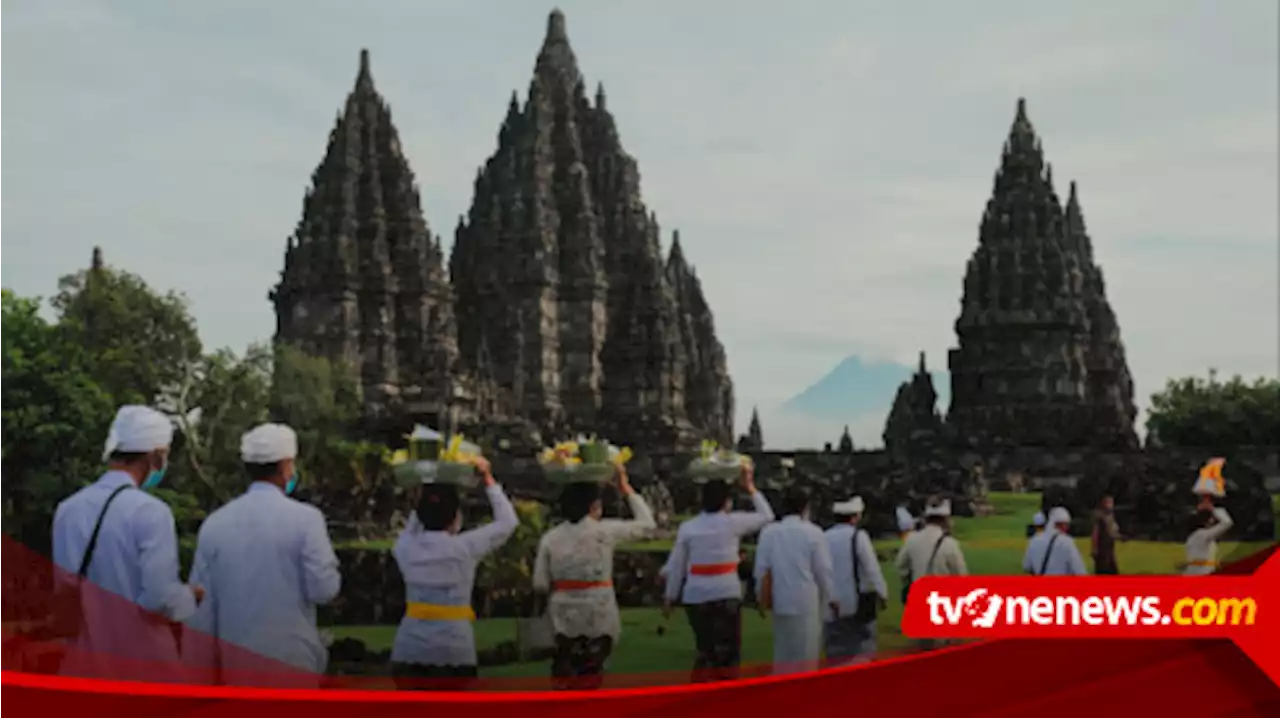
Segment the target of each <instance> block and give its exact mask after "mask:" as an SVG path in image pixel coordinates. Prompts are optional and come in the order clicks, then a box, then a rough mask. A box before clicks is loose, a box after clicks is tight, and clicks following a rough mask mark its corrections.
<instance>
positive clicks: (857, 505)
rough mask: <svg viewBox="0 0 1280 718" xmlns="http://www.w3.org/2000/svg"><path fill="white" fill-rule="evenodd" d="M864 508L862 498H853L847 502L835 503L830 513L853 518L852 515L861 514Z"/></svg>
mask: <svg viewBox="0 0 1280 718" xmlns="http://www.w3.org/2000/svg"><path fill="white" fill-rule="evenodd" d="M865 508H866V504H864V503H863V502H862V497H861V496H854V497H853V498H851V499H849V500H848V501H840V502H838V503H836V504H835V505H833V506H832V507H831V511H832V512H833V513H836V514H839V515H841V516H853V515H854V514H860V513H862V510H863V509H865Z"/></svg>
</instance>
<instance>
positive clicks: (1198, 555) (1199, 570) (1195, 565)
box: [1183, 506, 1235, 576]
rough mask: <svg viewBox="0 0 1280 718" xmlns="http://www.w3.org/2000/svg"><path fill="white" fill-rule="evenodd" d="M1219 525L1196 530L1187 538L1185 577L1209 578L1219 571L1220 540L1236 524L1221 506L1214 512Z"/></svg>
mask: <svg viewBox="0 0 1280 718" xmlns="http://www.w3.org/2000/svg"><path fill="white" fill-rule="evenodd" d="M1213 515H1214V516H1215V517H1217V519H1218V523H1216V524H1214V525H1213V526H1210V527H1209V528H1203V529H1196V530H1195V531H1192V532H1191V535H1190V536H1189V537H1187V567H1186V569H1185V570H1184V571H1183V575H1184V576H1208V575H1209V574H1211V573H1213V572H1214V571H1217V570H1218V539H1220V538H1222V537H1223V536H1224V535H1225V534H1226V533H1227V532H1228V531H1230V530H1231V527H1232V526H1233V525H1235V524H1234V522H1232V520H1231V514H1229V513H1227V510H1226V509H1224V508H1222V507H1221V506H1219V507H1217V508H1215V509H1214V510H1213Z"/></svg>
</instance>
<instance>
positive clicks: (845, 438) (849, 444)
mask: <svg viewBox="0 0 1280 718" xmlns="http://www.w3.org/2000/svg"><path fill="white" fill-rule="evenodd" d="M839 450H840V453H842V454H852V453H853V436H851V435H850V434H849V425H848V424H845V425H844V433H842V434H840V445H839Z"/></svg>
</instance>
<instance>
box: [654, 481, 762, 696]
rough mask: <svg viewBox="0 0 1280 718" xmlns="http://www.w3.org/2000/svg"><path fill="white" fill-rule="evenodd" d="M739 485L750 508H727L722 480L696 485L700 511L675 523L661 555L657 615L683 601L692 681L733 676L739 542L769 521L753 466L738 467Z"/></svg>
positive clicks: (729, 498)
mask: <svg viewBox="0 0 1280 718" xmlns="http://www.w3.org/2000/svg"><path fill="white" fill-rule="evenodd" d="M742 488H743V489H744V490H746V492H747V494H748V495H749V496H750V497H751V503H752V504H753V505H754V507H755V511H731V510H730V509H732V508H733V493H732V491H731V489H730V487H729V483H728V482H726V481H711V482H708V483H706V484H703V486H702V513H700V514H698V515H697V516H695V517H693V518H691V519H689V520H688V521H685V522H684V523H682V524H680V529H679V530H678V531H677V533H676V540H675V543H674V544H673V545H672V547H671V555H670V556H669V557H668V559H667V566H666V569H665V571H666V576H667V585H666V593H665V597H664V600H663V605H662V613H663V617H664V618H666V617H669V616H670V615H671V606H672V604H674V603H675V602H676V601H680V602H681V603H683V604H684V607H685V612H686V613H687V614H688V616H689V625H690V627H692V628H693V635H694V639H695V641H696V642H697V647H698V653H697V657H696V658H695V659H694V662H693V677H692V680H693V682H695V683H696V682H702V681H706V680H723V679H727V678H736V677H737V674H738V665H739V663H740V661H741V653H742V583H741V581H740V580H739V566H740V565H741V563H742V559H743V558H744V554H743V552H742V550H741V545H740V542H741V540H742V538H743V537H745V536H749V535H751V534H753V533H756V532H757V531H759V530H760V529H762V528H764V527H765V525H766V524H768V523H770V522H772V521H773V519H774V516H773V509H772V508H770V506H769V502H768V501H767V500H766V499H765V497H764V494H763V493H761V492H759V491H757V490H756V485H755V479H754V471H753V470H752V468H751V467H750V466H744V467H743V468H742Z"/></svg>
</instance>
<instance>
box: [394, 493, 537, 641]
mask: <svg viewBox="0 0 1280 718" xmlns="http://www.w3.org/2000/svg"><path fill="white" fill-rule="evenodd" d="M485 493H486V494H488V496H489V504H490V505H491V506H492V507H493V521H492V522H491V523H488V524H485V525H483V526H479V527H477V528H474V529H471V530H470V531H463V532H461V533H458V534H451V533H449V532H448V531H427V530H425V529H424V528H422V524H421V523H419V522H418V520H417V516H416V515H414V516H413V517H411V518H410V519H409V524H408V525H407V526H405V528H404V530H403V531H402V532H401V533H400V538H398V539H397V540H396V545H395V548H394V549H393V550H392V555H393V556H394V557H395V559H396V565H397V566H399V567H400V575H401V576H403V577H404V590H405V601H406V602H409V603H426V604H431V605H436V606H470V605H471V592H472V589H473V587H474V586H475V580H476V566H477V565H478V564H479V563H480V561H482V560H483V559H484V557H485V556H487V555H488V554H490V553H492V552H494V551H496V550H497V549H498V548H499V547H500V546H502V544H503V543H505V542H506V541H507V539H509V538H511V534H512V533H513V532H514V531H515V530H516V527H517V526H518V525H519V523H520V521H519V519H518V517H517V516H516V510H515V507H514V506H512V505H511V500H510V499H508V498H507V495H506V494H505V493H503V491H502V487H501V486H499V485H497V484H494V485H492V486H489V487H487V488H486V489H485ZM391 660H393V661H396V662H398V663H416V664H419V665H424V666H474V665H476V642H475V636H474V634H473V633H472V627H471V622H470V621H426V620H421V619H417V618H410V617H409V616H405V617H404V618H403V619H401V621H400V627H399V628H398V629H397V630H396V638H395V642H394V643H393V644H392V647H391Z"/></svg>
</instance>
